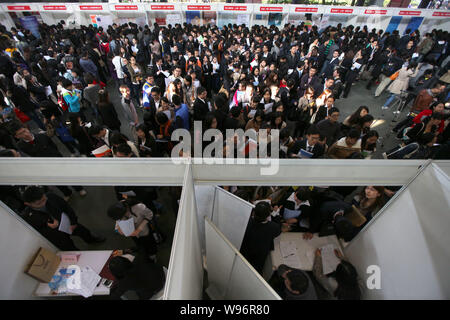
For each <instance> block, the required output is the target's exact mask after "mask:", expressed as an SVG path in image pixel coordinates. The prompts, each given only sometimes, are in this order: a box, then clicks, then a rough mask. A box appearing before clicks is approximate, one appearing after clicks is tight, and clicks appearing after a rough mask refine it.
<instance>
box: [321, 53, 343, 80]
mask: <svg viewBox="0 0 450 320" xmlns="http://www.w3.org/2000/svg"><path fill="white" fill-rule="evenodd" d="M337 66H339V50H334V51H333V56H332V58H331V60H329V61H328V60H326V61H325V63H324V65H323V68H322V70H323V72H322V75H323V77H324V78H327V79H329V78H331V77H333V71H334V69H335V68H336V67H337Z"/></svg>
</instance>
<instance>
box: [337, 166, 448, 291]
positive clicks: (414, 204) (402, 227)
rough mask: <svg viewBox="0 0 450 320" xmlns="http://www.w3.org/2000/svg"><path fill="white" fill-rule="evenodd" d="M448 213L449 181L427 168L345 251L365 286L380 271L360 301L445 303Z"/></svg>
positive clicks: (436, 170)
mask: <svg viewBox="0 0 450 320" xmlns="http://www.w3.org/2000/svg"><path fill="white" fill-rule="evenodd" d="M449 207H450V180H449V177H448V176H447V175H445V173H444V172H443V171H440V170H439V169H435V168H434V167H433V166H432V165H430V166H428V167H427V168H426V169H425V170H424V171H423V172H422V173H421V174H419V176H418V177H417V178H416V179H415V180H414V181H413V182H412V183H411V184H410V185H409V186H408V187H407V188H406V189H405V191H403V192H402V193H401V194H400V195H399V196H398V198H397V199H394V201H393V202H392V203H391V204H390V205H388V206H387V207H386V208H385V210H384V211H383V212H381V213H379V216H377V217H376V218H375V220H374V221H372V222H371V223H370V224H369V225H368V226H367V227H366V228H365V229H364V230H362V231H361V232H360V233H359V234H358V236H357V237H356V238H355V239H354V240H353V241H352V242H351V243H350V244H349V245H348V246H347V247H346V248H345V255H346V257H347V258H348V259H349V261H350V262H351V263H353V265H355V267H356V269H357V270H358V274H359V275H360V277H361V278H362V281H363V284H364V285H365V284H366V279H367V277H368V274H367V273H366V269H367V267H368V266H370V265H378V266H379V267H380V268H381V289H380V290H368V289H365V290H364V298H365V299H449V298H450V273H449V272H448V271H449V270H450V247H449V243H450V233H449V230H448V227H449V226H450V211H449Z"/></svg>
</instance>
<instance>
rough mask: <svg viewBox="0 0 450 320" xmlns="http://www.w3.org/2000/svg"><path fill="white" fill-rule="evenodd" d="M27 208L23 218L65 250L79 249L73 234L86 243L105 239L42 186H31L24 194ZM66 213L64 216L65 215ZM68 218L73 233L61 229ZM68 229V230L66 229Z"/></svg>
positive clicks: (66, 204) (60, 199) (65, 203)
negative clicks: (79, 219)
mask: <svg viewBox="0 0 450 320" xmlns="http://www.w3.org/2000/svg"><path fill="white" fill-rule="evenodd" d="M23 201H24V203H25V205H26V206H27V208H25V211H24V214H23V218H24V219H25V221H27V222H28V223H29V224H30V225H31V226H32V227H33V228H35V229H36V230H37V231H38V232H39V233H40V234H42V235H43V236H44V237H45V238H47V240H49V241H50V242H51V243H53V244H54V245H55V246H56V247H58V248H59V249H61V250H63V251H77V250H78V248H77V247H76V246H75V244H74V243H73V241H72V239H71V238H70V236H71V235H74V236H78V237H80V238H82V239H83V240H84V241H85V242H86V243H99V242H103V241H105V238H103V237H97V236H94V235H92V233H91V232H90V231H89V230H88V229H87V228H86V227H85V226H83V225H82V224H80V223H78V218H77V216H76V214H75V212H74V211H73V209H72V208H71V207H70V206H69V205H68V203H67V202H66V201H64V200H63V199H62V198H60V197H59V196H57V195H56V194H53V193H47V194H45V193H44V190H43V189H42V188H39V187H36V186H31V187H28V188H27V189H26V190H25V192H24V194H23ZM63 214H64V216H63ZM66 218H67V219H68V220H69V223H70V226H69V230H70V232H71V234H69V233H67V232H64V231H63V230H61V231H60V230H59V228H60V226H61V223H62V222H63V219H66ZM66 231H68V230H66Z"/></svg>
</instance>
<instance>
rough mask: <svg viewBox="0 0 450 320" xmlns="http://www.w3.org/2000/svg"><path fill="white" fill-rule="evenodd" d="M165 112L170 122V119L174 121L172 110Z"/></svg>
mask: <svg viewBox="0 0 450 320" xmlns="http://www.w3.org/2000/svg"><path fill="white" fill-rule="evenodd" d="M163 112H164V114H165V115H166V116H167V118H168V119H169V120H170V119H172V114H171V113H170V110H165V111H163Z"/></svg>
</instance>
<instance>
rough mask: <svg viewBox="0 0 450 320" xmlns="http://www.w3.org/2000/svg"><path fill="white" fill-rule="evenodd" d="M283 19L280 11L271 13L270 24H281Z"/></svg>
mask: <svg viewBox="0 0 450 320" xmlns="http://www.w3.org/2000/svg"><path fill="white" fill-rule="evenodd" d="M282 19H283V14H282V13H279V12H275V13H274V12H271V13H269V26H280V25H281V20H282Z"/></svg>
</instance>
